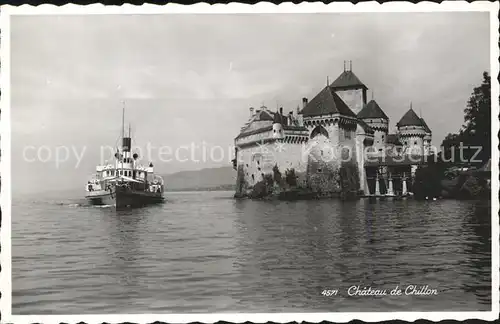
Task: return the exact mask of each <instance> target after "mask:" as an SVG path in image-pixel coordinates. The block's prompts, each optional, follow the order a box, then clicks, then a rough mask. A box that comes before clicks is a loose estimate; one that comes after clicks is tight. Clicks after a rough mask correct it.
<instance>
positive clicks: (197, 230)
mask: <svg viewBox="0 0 500 324" xmlns="http://www.w3.org/2000/svg"><path fill="white" fill-rule="evenodd" d="M167 196H168V201H167V202H166V203H165V204H164V205H161V206H153V207H147V208H143V209H136V210H129V211H119V212H117V211H115V210H114V209H113V208H111V207H105V208H97V207H91V206H85V205H84V204H82V202H81V201H77V200H72V199H70V198H69V197H64V196H62V197H59V198H56V199H54V198H49V197H43V196H38V197H36V198H33V197H31V198H30V197H28V196H25V197H17V198H16V196H14V200H13V206H12V279H13V283H12V290H13V292H12V303H13V305H12V312H13V314H66V313H77V314H78V313H80V314H84V313H85V314H90V313H99V314H102V313H199V312H324V311H331V312H337V311H459V310H460V311H478V310H490V309H491V219H490V204H489V202H473V201H455V200H443V201H433V202H432V201H431V202H417V201H413V200H406V201H376V202H370V201H369V200H359V201H354V202H341V201H338V200H320V201H299V202H266V201H250V200H242V201H237V200H234V199H232V192H183V193H173V192H170V193H167ZM358 285H359V286H360V288H363V287H368V286H370V287H372V289H387V291H388V292H390V290H392V289H393V288H395V287H396V286H399V287H400V288H401V287H402V291H403V294H402V295H401V296H390V295H389V296H383V297H377V296H349V295H348V292H347V290H348V288H349V287H351V286H358ZM408 285H417V286H425V285H427V286H428V287H429V288H430V289H436V290H437V292H438V295H437V296H436V295H427V296H415V295H405V294H404V289H405V288H406V287H407V286H408ZM335 289H336V290H338V293H337V295H333V296H329V297H327V296H324V295H322V291H323V290H335Z"/></svg>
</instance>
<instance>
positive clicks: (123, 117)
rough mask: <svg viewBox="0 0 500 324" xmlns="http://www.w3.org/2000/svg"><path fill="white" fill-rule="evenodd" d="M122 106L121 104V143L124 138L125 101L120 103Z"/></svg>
mask: <svg viewBox="0 0 500 324" xmlns="http://www.w3.org/2000/svg"><path fill="white" fill-rule="evenodd" d="M122 104H123V107H122V141H123V138H124V137H125V100H123V101H122ZM122 143H123V142H122Z"/></svg>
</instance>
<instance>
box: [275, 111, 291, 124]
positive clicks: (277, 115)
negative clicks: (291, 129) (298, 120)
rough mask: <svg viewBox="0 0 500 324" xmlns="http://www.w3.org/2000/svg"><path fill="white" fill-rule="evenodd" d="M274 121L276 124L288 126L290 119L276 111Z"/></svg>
mask: <svg viewBox="0 0 500 324" xmlns="http://www.w3.org/2000/svg"><path fill="white" fill-rule="evenodd" d="M273 123H274V124H276V123H277V124H281V125H283V126H287V125H288V119H287V118H286V117H285V116H283V115H282V114H280V113H279V112H275V113H274V118H273Z"/></svg>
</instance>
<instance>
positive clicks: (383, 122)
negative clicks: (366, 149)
mask: <svg viewBox="0 0 500 324" xmlns="http://www.w3.org/2000/svg"><path fill="white" fill-rule="evenodd" d="M357 117H358V118H359V119H361V120H362V121H364V122H365V123H366V124H368V126H370V128H371V129H373V130H374V134H373V147H374V148H375V149H376V150H377V152H380V151H381V150H383V148H384V147H385V143H386V141H387V133H388V131H389V117H387V115H386V114H385V113H384V111H383V110H382V108H380V106H379V105H378V104H377V102H376V101H375V100H373V99H372V100H370V102H369V103H368V104H366V105H365V106H364V107H363V109H361V111H360V112H359V113H358V116H357Z"/></svg>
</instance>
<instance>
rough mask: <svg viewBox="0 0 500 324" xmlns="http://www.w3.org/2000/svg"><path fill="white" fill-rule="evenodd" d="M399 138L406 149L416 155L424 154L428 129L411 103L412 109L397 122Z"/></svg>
mask: <svg viewBox="0 0 500 324" xmlns="http://www.w3.org/2000/svg"><path fill="white" fill-rule="evenodd" d="M397 127H398V132H399V138H400V141H401V142H402V143H403V146H404V147H405V151H406V152H407V153H410V154H414V155H423V154H424V138H425V136H426V133H427V132H426V129H425V126H424V124H423V123H422V119H421V118H420V117H418V116H417V114H416V113H415V111H413V108H412V107H411V104H410V109H409V110H408V111H407V112H406V114H404V115H403V117H402V118H401V120H400V121H399V122H398V123H397Z"/></svg>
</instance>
